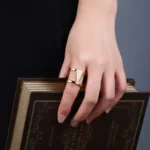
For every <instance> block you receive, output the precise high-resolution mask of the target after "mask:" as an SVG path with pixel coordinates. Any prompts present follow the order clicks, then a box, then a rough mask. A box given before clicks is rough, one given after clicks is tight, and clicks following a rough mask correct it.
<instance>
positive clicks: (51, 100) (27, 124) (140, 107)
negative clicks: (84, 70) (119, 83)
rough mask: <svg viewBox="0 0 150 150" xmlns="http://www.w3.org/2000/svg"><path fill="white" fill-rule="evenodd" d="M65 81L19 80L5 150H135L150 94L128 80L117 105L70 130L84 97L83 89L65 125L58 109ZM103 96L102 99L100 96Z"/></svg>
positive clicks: (131, 80) (83, 88)
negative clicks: (91, 120)
mask: <svg viewBox="0 0 150 150" xmlns="http://www.w3.org/2000/svg"><path fill="white" fill-rule="evenodd" d="M65 84H66V79H19V80H18V83H17V88H16V95H15V101H14V106H13V111H12V117H11V121H10V122H11V123H10V128H9V133H8V138H7V144H6V148H5V150H92V149H93V150H100V149H101V150H135V149H136V147H137V143H138V139H139V135H140V131H141V127H142V123H143V119H144V114H145V111H146V107H147V102H148V99H149V92H139V91H137V90H136V88H135V81H134V80H133V79H127V87H128V88H127V91H126V92H125V94H124V95H123V97H122V98H121V100H120V101H119V102H118V104H117V105H116V106H115V107H114V108H113V109H112V110H111V111H110V112H109V113H108V114H107V113H105V112H104V113H103V114H102V115H101V116H99V117H98V118H97V119H95V120H94V121H93V122H92V123H90V124H86V123H85V122H82V123H80V124H79V125H78V126H77V127H71V126H70V120H71V118H72V116H73V115H74V114H75V112H76V110H77V109H78V107H79V106H80V104H81V102H82V99H83V97H84V92H85V87H84V86H83V87H82V88H81V90H80V92H79V94H78V96H77V98H76V100H75V103H74V105H73V108H72V111H71V113H70V115H69V117H68V118H67V120H66V121H65V122H64V123H63V124H59V123H58V121H57V109H58V106H59V103H60V100H61V96H62V93H63V90H64V87H65ZM100 96H101V95H100Z"/></svg>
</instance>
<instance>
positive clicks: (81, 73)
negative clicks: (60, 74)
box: [67, 68, 86, 86]
mask: <svg viewBox="0 0 150 150" xmlns="http://www.w3.org/2000/svg"><path fill="white" fill-rule="evenodd" d="M70 71H74V72H75V81H74V80H71V79H68V80H67V82H68V83H74V84H76V85H78V86H82V81H83V77H84V75H85V74H86V73H85V71H82V70H79V69H75V68H70Z"/></svg>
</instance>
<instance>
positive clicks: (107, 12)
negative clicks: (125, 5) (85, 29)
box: [76, 0, 117, 23]
mask: <svg viewBox="0 0 150 150" xmlns="http://www.w3.org/2000/svg"><path fill="white" fill-rule="evenodd" d="M116 13H117V0H79V4H78V10H77V16H76V19H81V20H85V21H90V22H91V21H94V22H95V21H96V23H99V22H100V23H101V22H102V21H106V20H110V21H111V20H112V22H114V20H115V18H116Z"/></svg>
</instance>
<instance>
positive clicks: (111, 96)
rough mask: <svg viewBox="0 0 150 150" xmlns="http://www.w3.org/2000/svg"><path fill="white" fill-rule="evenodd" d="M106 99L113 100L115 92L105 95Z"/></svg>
mask: <svg viewBox="0 0 150 150" xmlns="http://www.w3.org/2000/svg"><path fill="white" fill-rule="evenodd" d="M104 99H106V100H107V101H112V100H113V99H114V95H113V94H107V95H105V96H104Z"/></svg>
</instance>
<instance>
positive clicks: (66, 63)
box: [59, 58, 70, 78]
mask: <svg viewBox="0 0 150 150" xmlns="http://www.w3.org/2000/svg"><path fill="white" fill-rule="evenodd" d="M69 67H70V61H69V59H66V58H65V59H64V62H63V64H62V67H61V70H60V73H59V78H66V77H68V75H69Z"/></svg>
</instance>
